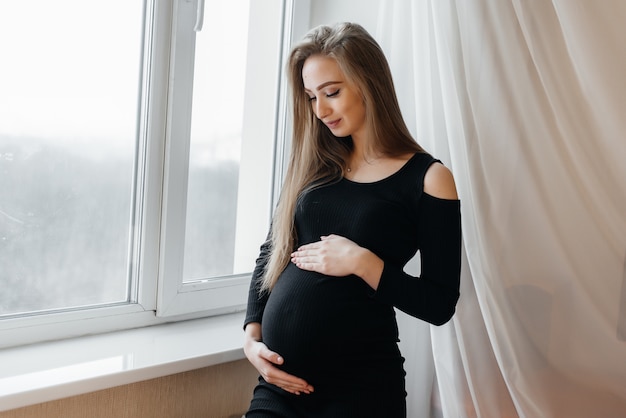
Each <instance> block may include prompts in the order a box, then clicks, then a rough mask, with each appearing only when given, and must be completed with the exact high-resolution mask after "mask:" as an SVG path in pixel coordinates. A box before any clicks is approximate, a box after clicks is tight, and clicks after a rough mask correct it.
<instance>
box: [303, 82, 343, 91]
mask: <svg viewBox="0 0 626 418" xmlns="http://www.w3.org/2000/svg"><path fill="white" fill-rule="evenodd" d="M341 83H343V81H327V82H325V83H322V84H320V85H319V86H317V87H316V88H315V90H317V91H320V90H321V89H323V88H324V87H328V86H330V85H332V84H341ZM304 91H306V92H311V90H309V89H307V88H306V87H305V88H304Z"/></svg>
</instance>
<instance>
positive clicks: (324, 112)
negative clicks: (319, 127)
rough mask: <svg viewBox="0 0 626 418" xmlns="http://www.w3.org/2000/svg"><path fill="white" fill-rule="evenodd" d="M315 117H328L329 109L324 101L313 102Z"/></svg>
mask: <svg viewBox="0 0 626 418" xmlns="http://www.w3.org/2000/svg"><path fill="white" fill-rule="evenodd" d="M314 110H315V116H317V118H318V119H320V120H321V119H324V118H325V117H326V116H328V115H330V107H329V106H328V104H327V103H326V101H325V100H321V99H317V100H316V101H315V109H314Z"/></svg>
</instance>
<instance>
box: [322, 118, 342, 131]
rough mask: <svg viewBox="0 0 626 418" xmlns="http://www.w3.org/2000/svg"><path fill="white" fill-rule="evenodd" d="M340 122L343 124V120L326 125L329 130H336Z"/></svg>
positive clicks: (332, 121) (329, 122)
mask: <svg viewBox="0 0 626 418" xmlns="http://www.w3.org/2000/svg"><path fill="white" fill-rule="evenodd" d="M339 122H341V119H337V120H331V121H328V122H324V123H325V124H326V126H328V129H335V128H336V127H337V126H338V125H339Z"/></svg>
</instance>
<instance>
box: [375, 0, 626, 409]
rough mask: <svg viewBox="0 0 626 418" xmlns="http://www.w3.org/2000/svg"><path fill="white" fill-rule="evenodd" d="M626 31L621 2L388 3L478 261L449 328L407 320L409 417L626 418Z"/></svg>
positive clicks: (412, 88)
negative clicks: (454, 184) (425, 325)
mask: <svg viewBox="0 0 626 418" xmlns="http://www.w3.org/2000/svg"><path fill="white" fill-rule="evenodd" d="M624 22H626V2H624V1H622V0H596V1H592V0H552V1H550V0H457V1H451V0H431V1H428V0H412V1H409V0H381V2H380V10H379V25H378V30H377V32H376V34H375V35H376V38H377V39H378V40H379V41H380V42H381V44H382V46H383V48H384V49H385V52H386V54H387V56H388V57H389V60H390V63H391V65H392V70H393V72H394V77H395V82H396V87H397V89H398V91H399V94H400V100H401V104H402V107H403V111H404V112H405V116H406V118H407V120H408V122H409V123H410V127H411V128H412V129H413V132H414V134H415V135H416V137H417V138H418V140H419V141H420V143H421V144H422V145H423V146H425V147H426V148H427V149H428V150H429V151H430V152H432V153H433V154H434V155H435V156H436V157H438V158H440V159H441V160H443V161H444V163H445V164H446V165H448V166H449V167H450V168H451V169H452V171H453V172H454V175H455V178H456V181H457V187H458V190H459V194H460V197H461V200H462V214H463V234H464V245H465V254H466V260H465V261H466V262H465V265H464V269H463V277H462V295H461V300H460V302H459V305H458V310H457V315H456V316H455V318H454V320H453V321H452V322H450V323H449V324H446V325H444V326H443V327H438V328H436V327H431V328H429V327H423V326H421V325H420V324H417V325H416V322H415V321H409V320H406V319H405V318H404V317H401V318H400V326H401V328H402V330H401V335H402V338H403V341H402V343H401V344H402V349H403V351H404V353H405V356H406V357H407V371H408V381H407V383H408V388H407V390H408V392H409V417H415V418H422V417H429V416H432V417H434V416H444V417H446V418H447V417H452V418H456V417H530V418H534V417H542V418H543V417H559V418H561V417H568V418H575V417H585V418H587V417H594V418H595V417H603V418H604V417H609V418H613V417H624V416H626V134H625V133H626V42H625V41H626V25H624ZM430 350H432V351H430Z"/></svg>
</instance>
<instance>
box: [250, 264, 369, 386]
mask: <svg viewBox="0 0 626 418" xmlns="http://www.w3.org/2000/svg"><path fill="white" fill-rule="evenodd" d="M369 303H371V300H370V297H369V296H368V294H367V286H366V285H365V283H364V282H363V281H362V280H360V279H359V278H357V277H355V276H349V277H329V276H324V275H321V274H318V273H314V272H308V271H304V270H300V269H299V268H298V267H296V266H295V265H293V264H290V265H289V266H288V267H287V269H286V270H285V272H284V273H283V274H282V276H281V277H280V279H279V280H278V282H277V284H276V286H275V287H274V289H273V290H272V293H271V294H270V297H269V299H268V302H267V305H266V307H265V312H264V315H263V322H262V327H263V341H264V342H265V344H266V345H267V346H268V348H270V349H271V350H273V351H275V352H277V353H279V354H280V355H281V356H283V358H284V359H285V363H284V366H283V369H284V370H285V371H287V372H288V373H292V374H296V375H298V376H300V377H303V378H308V379H314V376H316V375H318V374H322V373H325V372H326V371H327V370H328V369H330V368H332V367H335V366H334V365H333V363H335V361H337V360H338V359H337V357H338V356H339V357H340V356H341V355H340V352H341V348H342V347H343V348H344V349H345V345H347V344H350V341H351V340H352V342H354V337H355V336H354V335H352V332H353V331H352V330H353V329H354V327H351V324H352V325H354V323H355V322H356V321H359V320H362V319H363V318H358V316H361V315H363V313H364V312H366V311H367V310H368V308H367V305H368V304H369Z"/></svg>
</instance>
